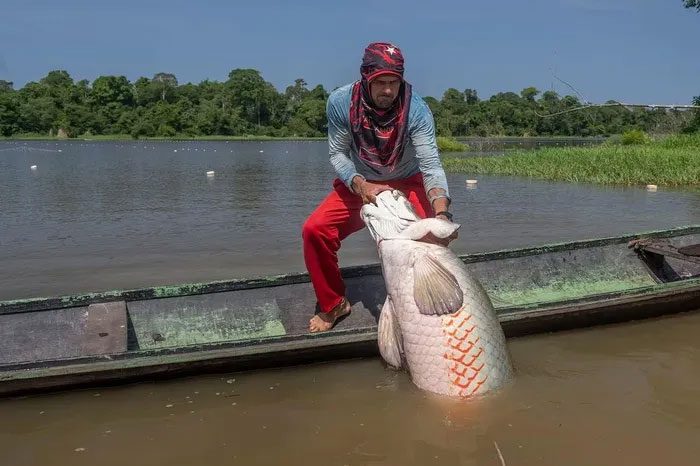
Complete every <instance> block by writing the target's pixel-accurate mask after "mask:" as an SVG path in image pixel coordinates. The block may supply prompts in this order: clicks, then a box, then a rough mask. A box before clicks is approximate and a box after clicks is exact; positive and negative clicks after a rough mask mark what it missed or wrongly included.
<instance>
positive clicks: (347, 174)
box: [326, 84, 449, 196]
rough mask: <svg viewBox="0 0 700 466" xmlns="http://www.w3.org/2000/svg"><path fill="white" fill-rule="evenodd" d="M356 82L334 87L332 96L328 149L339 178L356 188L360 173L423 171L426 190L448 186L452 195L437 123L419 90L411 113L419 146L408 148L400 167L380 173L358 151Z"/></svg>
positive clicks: (373, 177) (413, 139)
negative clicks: (353, 107)
mask: <svg viewBox="0 0 700 466" xmlns="http://www.w3.org/2000/svg"><path fill="white" fill-rule="evenodd" d="M352 86H353V85H352V84H348V85H346V86H343V87H340V88H338V89H336V90H334V91H333V92H332V93H331V95H330V97H329V98H328V103H327V105H326V114H327V116H328V150H329V155H330V162H331V164H332V165H333V168H334V169H335V171H336V173H337V175H338V178H340V180H341V181H342V182H343V183H345V185H346V186H347V187H348V188H350V190H352V179H353V178H354V177H355V176H356V175H360V176H362V177H363V178H365V179H366V180H368V181H388V180H394V179H401V178H408V177H409V176H412V175H415V174H416V173H418V172H419V171H420V172H421V173H422V174H423V184H424V185H425V192H426V193H427V192H429V191H430V190H431V189H433V188H441V189H444V190H445V194H446V195H447V196H449V190H448V187H447V178H446V177H445V171H444V169H443V168H442V163H441V162H440V155H439V153H438V148H437V141H436V139H435V123H434V120H433V115H432V113H431V112H430V108H428V105H427V104H426V103H425V101H424V100H423V99H422V98H421V97H420V96H419V95H418V94H417V93H416V92H415V91H413V92H412V95H411V107H410V109H409V113H408V139H409V141H410V143H411V145H412V146H413V148H414V149H415V150H414V151H410V150H405V151H404V154H403V155H402V156H401V159H400V160H399V162H398V164H397V166H396V169H395V170H394V171H393V172H391V173H389V174H387V175H377V174H376V173H374V172H372V171H371V169H370V168H369V167H368V166H367V165H365V163H364V161H362V160H361V159H360V158H359V157H358V155H357V147H355V143H354V142H353V137H352V133H351V127H350V100H351V97H352Z"/></svg>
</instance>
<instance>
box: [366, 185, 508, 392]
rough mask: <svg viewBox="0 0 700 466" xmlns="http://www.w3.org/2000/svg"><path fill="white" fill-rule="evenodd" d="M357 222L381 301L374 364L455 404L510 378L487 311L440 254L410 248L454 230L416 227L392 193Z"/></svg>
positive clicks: (475, 287)
mask: <svg viewBox="0 0 700 466" xmlns="http://www.w3.org/2000/svg"><path fill="white" fill-rule="evenodd" d="M361 215H362V219H363V220H364V222H365V224H366V225H367V228H368V230H369V232H370V234H371V235H372V238H373V239H374V240H375V241H376V242H377V250H378V251H379V257H380V259H381V264H382V273H383V275H384V281H385V284H386V289H387V299H386V302H385V303H384V307H383V308H382V311H381V315H380V318H379V328H378V339H379V350H380V353H381V356H382V358H383V359H384V360H385V361H386V362H387V363H388V364H389V365H390V366H393V367H395V368H397V369H398V368H402V367H403V368H405V369H407V370H408V372H409V373H410V375H411V379H412V381H413V383H415V384H416V385H417V386H418V387H419V388H420V389H422V390H426V391H430V392H434V393H438V394H441V395H448V396H455V397H470V396H473V395H481V394H485V393H487V392H489V391H491V390H494V389H497V388H499V387H502V386H503V385H504V384H505V383H507V382H508V381H509V380H510V379H511V378H512V376H513V366H512V363H511V358H510V354H509V352H508V348H507V346H506V339H505V335H504V334H503V329H502V328H501V325H500V323H499V322H498V318H497V317H496V313H495V311H494V309H493V305H492V303H491V300H490V299H489V297H488V295H487V294H486V292H485V291H484V288H483V287H482V286H481V284H480V283H479V282H478V281H477V280H476V279H475V278H474V277H473V276H472V274H471V273H470V272H469V271H468V270H467V268H466V266H465V264H464V263H463V262H462V261H461V260H460V259H459V258H458V257H457V256H456V255H455V254H454V253H453V252H452V251H451V250H450V249H449V248H448V247H445V246H441V245H437V244H432V243H427V242H424V241H418V240H419V239H421V238H424V237H425V236H426V234H427V233H432V234H433V235H435V236H436V237H438V238H447V237H449V236H450V235H452V234H453V233H454V232H455V231H456V230H457V229H458V228H459V225H457V224H454V223H451V222H447V221H444V220H441V219H435V218H429V219H420V217H418V216H417V215H416V213H415V211H414V210H413V207H412V206H411V204H410V202H408V200H407V199H406V197H405V196H404V195H403V193H401V192H400V191H395V190H394V191H383V192H382V193H380V194H379V195H378V196H377V200H376V205H374V204H366V205H364V206H363V207H362V210H361Z"/></svg>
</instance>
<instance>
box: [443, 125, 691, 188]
mask: <svg viewBox="0 0 700 466" xmlns="http://www.w3.org/2000/svg"><path fill="white" fill-rule="evenodd" d="M444 164H445V169H446V170H447V171H450V172H460V173H468V174H488V175H511V176H525V177H532V178H539V179H546V180H559V181H570V182H590V183H601V184H614V185H626V186H631V185H646V184H656V185H659V186H693V185H695V186H699V185H700V134H694V135H680V136H670V137H667V138H664V139H661V140H658V141H646V142H645V143H642V144H636V145H623V144H604V145H601V146H595V147H564V148H559V147H556V148H543V149H539V150H531V151H522V150H518V151H515V152H513V153H510V154H508V155H504V156H500V157H473V158H454V157H445V159H444Z"/></svg>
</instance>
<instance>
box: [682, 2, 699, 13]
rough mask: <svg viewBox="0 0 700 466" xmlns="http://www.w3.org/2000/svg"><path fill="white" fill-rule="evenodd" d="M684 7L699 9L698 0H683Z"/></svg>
mask: <svg viewBox="0 0 700 466" xmlns="http://www.w3.org/2000/svg"><path fill="white" fill-rule="evenodd" d="M683 4H684V5H685V7H686V8H697V10H698V11H700V0H683Z"/></svg>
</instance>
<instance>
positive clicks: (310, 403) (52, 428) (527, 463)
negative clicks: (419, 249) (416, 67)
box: [0, 312, 700, 466]
mask: <svg viewBox="0 0 700 466" xmlns="http://www.w3.org/2000/svg"><path fill="white" fill-rule="evenodd" d="M698 334H700V313H699V312H696V313H691V314H686V315H680V316H675V317H670V318H665V319H659V320H653V321H645V322H639V323H628V324H623V325H619V326H609V327H599V328H592V329H586V330H578V331H571V332H563V333H555V334H548V335H538V336H530V337H525V338H517V339H510V340H508V344H509V348H510V351H511V354H512V356H513V361H514V364H515V367H516V371H517V374H516V378H515V380H514V382H513V383H512V384H511V385H509V386H508V387H507V388H506V389H504V390H502V391H500V392H497V393H495V394H493V396H486V397H484V398H483V399H480V400H473V401H461V402H457V401H451V400H446V399H442V398H438V397H434V396H428V395H427V394H426V393H425V392H422V391H420V390H418V389H417V388H416V387H415V386H414V385H413V384H412V383H411V381H410V378H409V377H408V375H407V374H406V373H404V372H395V371H393V370H390V369H388V368H385V367H384V365H383V364H382V362H381V361H380V360H379V359H376V358H375V359H364V360H354V361H347V362H338V363H333V364H319V365H311V366H305V367H292V368H286V369H280V370H267V371H262V372H246V373H235V374H226V375H223V376H222V375H217V376H207V377H204V376H201V377H193V378H189V379H182V380H171V381H160V382H153V383H141V384H137V385H131V386H123V387H117V388H103V389H90V390H83V391H73V392H66V393H58V394H51V395H41V396H33V397H28V398H23V399H6V400H0V419H2V423H0V464H2V465H3V466H34V465H37V466H38V465H41V466H53V465H56V466H81V465H86V466H94V465H98V464H99V465H101V466H112V465H113V466H123V465H135V466H136V465H139V466H140V465H149V466H155V465H167V466H180V465H182V466H191V465H207V466H219V465H221V466H227V465H307V466H316V465H318V466H336V465H337V466H343V465H351V466H360V465H368V466H379V465H396V466H409V465H416V466H425V465H446V466H447V465H449V466H471V465H474V466H491V465H493V466H499V465H501V464H502V463H501V462H500V460H499V458H498V450H500V453H501V455H502V456H503V459H504V462H505V463H504V464H507V465H508V466H514V465H515V466H563V465H565V466H603V465H606V466H607V465H610V466H619V465H634V466H660V465H663V466H689V465H696V464H698V458H700V441H699V440H700V346H699V345H698Z"/></svg>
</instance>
